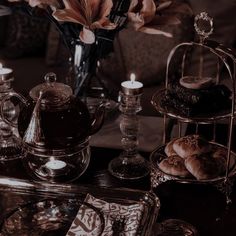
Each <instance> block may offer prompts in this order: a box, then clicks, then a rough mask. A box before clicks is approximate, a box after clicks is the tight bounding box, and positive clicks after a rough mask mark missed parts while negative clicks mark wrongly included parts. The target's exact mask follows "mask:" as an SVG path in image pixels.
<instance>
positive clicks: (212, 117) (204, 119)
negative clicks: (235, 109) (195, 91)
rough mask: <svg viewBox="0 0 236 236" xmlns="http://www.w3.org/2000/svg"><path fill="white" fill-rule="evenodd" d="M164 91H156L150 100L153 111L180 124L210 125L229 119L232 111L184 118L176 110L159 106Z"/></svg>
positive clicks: (227, 110)
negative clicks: (176, 120)
mask: <svg viewBox="0 0 236 236" xmlns="http://www.w3.org/2000/svg"><path fill="white" fill-rule="evenodd" d="M166 91H167V90H166V89H162V90H159V91H157V92H156V93H155V94H154V95H153V97H152V100H151V103H152V104H153V106H154V107H155V109H156V110H157V111H158V112H160V113H161V114H164V115H168V116H169V117H172V118H175V119H179V120H180V121H182V122H197V123H202V124H204V123H211V122H213V121H216V120H221V119H225V118H227V117H230V116H231V114H232V111H231V110H230V109H226V110H222V111H220V112H217V113H208V114H199V115H196V116H191V117H186V116H183V115H181V114H180V112H178V110H177V109H174V108H170V107H165V106H162V105H161V99H162V98H163V97H164V96H165V93H166Z"/></svg>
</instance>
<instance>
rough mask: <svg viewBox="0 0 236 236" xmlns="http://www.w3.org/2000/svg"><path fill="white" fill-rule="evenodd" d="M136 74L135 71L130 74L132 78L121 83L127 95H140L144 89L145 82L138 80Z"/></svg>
mask: <svg viewBox="0 0 236 236" xmlns="http://www.w3.org/2000/svg"><path fill="white" fill-rule="evenodd" d="M135 79H136V76H135V74H134V73H131V74H130V80H127V81H124V82H122V83H121V87H122V92H123V93H124V94H126V95H138V94H141V93H142V91H143V84H142V83H141V82H139V81H136V80H135Z"/></svg>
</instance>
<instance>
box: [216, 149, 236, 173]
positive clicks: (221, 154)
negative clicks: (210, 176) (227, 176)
mask: <svg viewBox="0 0 236 236" xmlns="http://www.w3.org/2000/svg"><path fill="white" fill-rule="evenodd" d="M227 155H228V151H227V149H226V148H224V147H220V146H217V147H215V148H214V150H213V151H212V157H213V158H215V159H217V161H218V162H219V164H220V166H221V168H222V173H224V172H225V171H226V168H227ZM235 164H236V161H235V157H233V156H232V155H231V157H230V162H229V170H231V169H232V168H233V167H234V166H235Z"/></svg>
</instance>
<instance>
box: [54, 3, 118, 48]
mask: <svg viewBox="0 0 236 236" xmlns="http://www.w3.org/2000/svg"><path fill="white" fill-rule="evenodd" d="M63 2H64V5H65V8H64V9H56V10H55V11H54V12H53V16H54V18H55V19H56V20H58V21H68V22H74V23H78V24H81V25H83V30H82V31H81V32H80V35H79V37H80V40H81V41H82V42H84V43H87V44H92V43H94V42H95V35H94V32H93V31H94V30H95V29H107V30H112V29H115V28H116V25H115V24H114V23H112V22H111V21H110V20H109V19H108V18H107V16H108V15H109V14H110V11H111V8H112V6H113V3H112V0H63Z"/></svg>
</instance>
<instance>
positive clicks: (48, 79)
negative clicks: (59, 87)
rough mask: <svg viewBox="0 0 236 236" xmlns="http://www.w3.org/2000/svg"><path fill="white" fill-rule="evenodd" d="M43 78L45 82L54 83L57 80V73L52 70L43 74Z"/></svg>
mask: <svg viewBox="0 0 236 236" xmlns="http://www.w3.org/2000/svg"><path fill="white" fill-rule="evenodd" d="M44 80H45V82H46V83H49V84H51V83H54V82H56V80H57V75H56V74H55V73H53V72H49V73H47V74H46V75H45V76H44Z"/></svg>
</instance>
